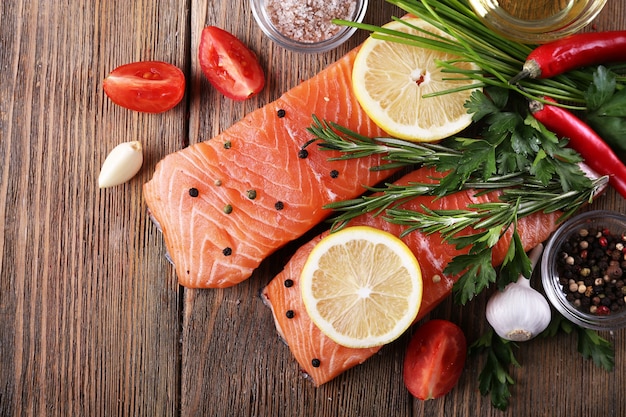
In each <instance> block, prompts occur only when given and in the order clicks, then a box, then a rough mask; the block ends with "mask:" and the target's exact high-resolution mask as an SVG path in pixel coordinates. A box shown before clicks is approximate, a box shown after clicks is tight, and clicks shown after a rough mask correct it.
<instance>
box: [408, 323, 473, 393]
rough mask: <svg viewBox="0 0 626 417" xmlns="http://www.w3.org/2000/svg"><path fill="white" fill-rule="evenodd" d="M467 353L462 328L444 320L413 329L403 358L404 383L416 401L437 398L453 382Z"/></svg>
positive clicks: (459, 373) (460, 370) (450, 388)
mask: <svg viewBox="0 0 626 417" xmlns="http://www.w3.org/2000/svg"><path fill="white" fill-rule="evenodd" d="M466 356H467V342H466V340H465V335H464V334H463V331H462V330H461V329H460V328H459V326H457V325H456V324H454V323H451V322H449V321H447V320H431V321H429V322H427V323H426V324H424V325H423V326H422V327H420V328H419V329H417V331H416V332H415V334H414V335H413V338H412V339H411V342H410V343H409V347H408V350H407V353H406V356H405V358H404V385H406V387H407V389H408V390H409V392H410V393H411V394H413V396H415V397H416V398H418V399H420V400H429V399H433V398H438V397H441V396H443V395H445V394H447V393H448V392H450V390H452V388H453V387H454V386H455V385H456V383H457V381H458V380H459V377H460V376H461V373H462V372H463V367H464V366H465V357H466Z"/></svg>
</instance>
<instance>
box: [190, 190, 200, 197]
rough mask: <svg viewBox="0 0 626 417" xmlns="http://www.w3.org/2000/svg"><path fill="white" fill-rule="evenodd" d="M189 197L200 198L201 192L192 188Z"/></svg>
mask: <svg viewBox="0 0 626 417" xmlns="http://www.w3.org/2000/svg"><path fill="white" fill-rule="evenodd" d="M189 195H190V196H192V197H198V195H200V192H199V191H198V189H197V188H190V189H189Z"/></svg>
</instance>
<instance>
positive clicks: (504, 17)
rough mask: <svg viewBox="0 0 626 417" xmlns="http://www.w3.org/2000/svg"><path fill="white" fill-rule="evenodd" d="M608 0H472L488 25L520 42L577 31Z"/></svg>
mask: <svg viewBox="0 0 626 417" xmlns="http://www.w3.org/2000/svg"><path fill="white" fill-rule="evenodd" d="M606 1H607V0H469V3H470V5H471V6H472V8H473V9H474V12H475V13H476V14H477V15H478V17H479V18H480V19H482V20H483V21H484V23H485V25H487V26H489V27H490V28H491V29H493V30H494V31H496V32H498V33H500V34H501V35H503V36H505V37H507V38H509V39H512V40H514V41H517V42H522V43H531V44H539V43H545V42H549V41H552V40H555V39H558V38H562V37H564V36H567V35H570V34H572V33H575V32H578V31H579V30H581V29H582V28H584V27H585V26H587V25H588V24H589V23H591V21H592V20H593V19H594V18H595V17H596V16H597V15H598V13H600V11H601V10H602V8H603V7H604V5H605V4H606Z"/></svg>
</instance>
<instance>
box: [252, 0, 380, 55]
mask: <svg viewBox="0 0 626 417" xmlns="http://www.w3.org/2000/svg"><path fill="white" fill-rule="evenodd" d="M367 3H368V0H250V5H251V7H252V14H253V15H254V18H255V19H256V21H257V23H258V25H259V27H260V28H261V30H262V31H263V32H264V33H265V34H266V35H267V36H268V37H269V38H270V39H271V40H272V41H273V42H275V43H276V44H278V45H280V46H282V47H283V48H286V49H289V50H292V51H295V52H304V53H319V52H325V51H329V50H331V49H334V48H336V47H338V46H339V45H341V44H342V43H344V42H345V41H347V40H348V39H349V38H350V37H351V36H352V35H353V34H354V32H355V31H356V28H353V27H349V26H345V25H337V24H335V23H333V22H332V20H333V19H341V20H348V21H352V22H362V21H363V18H364V17H365V13H366V11H367Z"/></svg>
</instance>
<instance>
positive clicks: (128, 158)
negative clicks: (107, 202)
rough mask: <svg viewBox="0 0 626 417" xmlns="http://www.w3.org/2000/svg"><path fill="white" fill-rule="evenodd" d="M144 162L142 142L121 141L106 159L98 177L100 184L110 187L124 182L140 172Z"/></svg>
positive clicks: (103, 186) (100, 185) (101, 186)
mask: <svg viewBox="0 0 626 417" xmlns="http://www.w3.org/2000/svg"><path fill="white" fill-rule="evenodd" d="M142 164H143V149H142V147H141V142H139V141H132V142H124V143H120V144H119V145H117V146H116V147H115V148H113V150H112V151H111V152H110V153H109V155H108V156H107V157H106V159H105V160H104V163H103V164H102V169H101V170H100V176H99V177H98V186H99V187H100V188H108V187H113V186H116V185H119V184H123V183H125V182H126V181H128V180H130V179H131V178H132V177H134V176H135V174H137V173H138V172H139V170H140V169H141V165H142Z"/></svg>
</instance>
